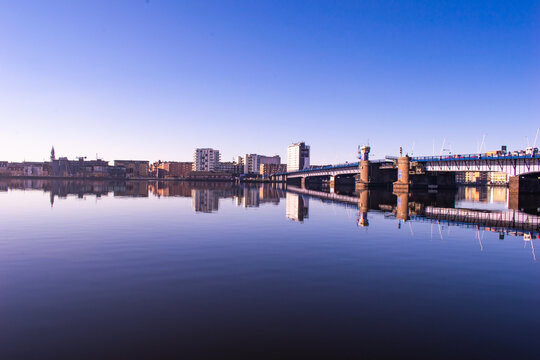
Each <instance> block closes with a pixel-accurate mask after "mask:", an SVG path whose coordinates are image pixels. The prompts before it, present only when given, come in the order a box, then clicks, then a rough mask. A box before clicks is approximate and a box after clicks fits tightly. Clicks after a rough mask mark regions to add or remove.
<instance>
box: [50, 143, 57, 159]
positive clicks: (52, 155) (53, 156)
mask: <svg viewBox="0 0 540 360" xmlns="http://www.w3.org/2000/svg"><path fill="white" fill-rule="evenodd" d="M54 159H56V157H55V155H54V146H53V147H52V149H51V160H54Z"/></svg>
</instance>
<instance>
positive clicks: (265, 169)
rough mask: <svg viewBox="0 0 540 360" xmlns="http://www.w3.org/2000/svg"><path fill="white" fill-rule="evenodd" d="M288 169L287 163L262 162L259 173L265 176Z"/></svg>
mask: <svg viewBox="0 0 540 360" xmlns="http://www.w3.org/2000/svg"><path fill="white" fill-rule="evenodd" d="M286 171H287V164H260V165H259V174H260V175H263V176H270V175H273V174H276V173H280V172H286Z"/></svg>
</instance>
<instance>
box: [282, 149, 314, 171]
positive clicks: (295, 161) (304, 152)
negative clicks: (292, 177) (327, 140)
mask: <svg viewBox="0 0 540 360" xmlns="http://www.w3.org/2000/svg"><path fill="white" fill-rule="evenodd" d="M304 169H309V146H308V145H306V144H305V143H304V142H299V143H296V144H292V145H289V146H288V147H287V171H288V172H290V171H298V170H304Z"/></svg>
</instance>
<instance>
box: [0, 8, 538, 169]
mask: <svg viewBox="0 0 540 360" xmlns="http://www.w3.org/2000/svg"><path fill="white" fill-rule="evenodd" d="M538 127H540V2H539V1H525V0H519V1H474V0H466V1H434V0H425V1H405V0H403V1H402V0H400V1H381V0H376V1H316V0H309V1H292V0H284V1H262V0H261V1H227V0H219V1H201V0H197V1H179V0H177V1H172V0H171V1H164V0H149V1H148V0H124V1H120V0H92V1H70V0H65V1H56V0H39V1H27V0H0V160H10V161H22V160H24V159H26V160H35V161H41V160H44V159H46V158H47V157H48V155H49V151H50V148H51V145H54V146H55V148H56V154H57V156H68V157H70V158H73V157H75V156H88V157H89V158H95V156H96V153H97V154H98V155H99V157H102V158H105V159H106V160H114V159H120V158H123V159H147V160H150V161H155V160H158V159H161V160H178V161H188V160H191V158H192V153H193V148H195V147H213V148H216V149H219V150H221V152H222V160H230V159H232V157H233V156H236V155H240V154H245V153H259V154H264V155H274V154H278V155H281V156H282V159H285V154H286V147H287V145H288V144H290V143H292V142H296V141H302V140H303V141H306V143H308V144H309V145H311V154H312V159H311V162H312V164H325V163H337V162H344V161H352V160H354V159H355V153H356V148H357V146H358V145H360V144H365V143H366V142H367V141H368V139H369V142H370V145H371V146H372V154H373V155H374V157H376V158H381V157H384V155H387V154H388V155H396V154H397V153H398V152H399V147H400V146H403V148H404V149H405V151H408V152H411V151H413V144H414V151H413V152H414V154H417V155H422V154H426V155H430V154H432V152H433V148H434V147H435V152H436V153H437V154H438V153H439V152H440V150H441V145H442V142H443V139H446V140H445V141H446V146H445V147H446V148H451V149H452V151H453V152H454V153H468V152H476V151H477V148H478V143H479V142H480V141H481V139H482V136H483V134H487V136H486V147H487V149H488V150H491V149H496V148H499V146H500V145H502V144H506V145H508V146H509V148H511V149H515V148H524V147H525V146H526V145H527V140H526V138H525V137H526V136H528V137H529V139H530V142H531V143H532V142H533V140H534V136H535V133H536V129H537V128H538ZM539 143H540V141H539ZM433 144H435V146H433Z"/></svg>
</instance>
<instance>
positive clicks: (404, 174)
mask: <svg viewBox="0 0 540 360" xmlns="http://www.w3.org/2000/svg"><path fill="white" fill-rule="evenodd" d="M410 163H411V158H410V157H408V156H403V157H400V158H398V175H397V181H396V182H394V192H396V193H402V192H407V193H408V192H409V187H410V185H411V184H410V183H409V168H410Z"/></svg>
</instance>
